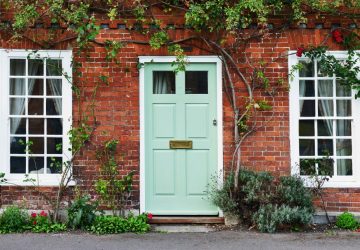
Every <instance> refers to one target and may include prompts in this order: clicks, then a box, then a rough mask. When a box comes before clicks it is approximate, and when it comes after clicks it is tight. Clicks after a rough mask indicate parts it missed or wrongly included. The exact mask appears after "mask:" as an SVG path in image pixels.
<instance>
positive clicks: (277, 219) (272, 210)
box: [253, 204, 313, 233]
mask: <svg viewBox="0 0 360 250" xmlns="http://www.w3.org/2000/svg"><path fill="white" fill-rule="evenodd" d="M312 214H313V212H312V210H310V209H308V208H301V207H290V206H288V205H284V204H283V205H281V206H277V205H273V204H268V205H264V206H261V207H260V209H259V210H258V211H257V212H256V213H255V214H254V216H253V220H254V222H255V224H256V226H257V228H258V229H259V230H260V231H261V232H267V233H273V232H275V231H276V230H277V228H278V227H279V225H290V226H296V225H306V224H309V223H310V222H311V219H312Z"/></svg>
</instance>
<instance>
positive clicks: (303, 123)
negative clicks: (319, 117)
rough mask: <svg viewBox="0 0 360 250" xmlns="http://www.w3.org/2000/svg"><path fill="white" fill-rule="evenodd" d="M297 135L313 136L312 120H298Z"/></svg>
mask: <svg viewBox="0 0 360 250" xmlns="http://www.w3.org/2000/svg"><path fill="white" fill-rule="evenodd" d="M299 135H300V136H314V135H315V129H314V120H300V121H299Z"/></svg>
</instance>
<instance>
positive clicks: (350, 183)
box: [301, 176, 360, 188]
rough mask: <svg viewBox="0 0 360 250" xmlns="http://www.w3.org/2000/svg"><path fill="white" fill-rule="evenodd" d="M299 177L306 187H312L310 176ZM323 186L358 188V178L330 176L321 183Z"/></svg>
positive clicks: (359, 183)
mask: <svg viewBox="0 0 360 250" xmlns="http://www.w3.org/2000/svg"><path fill="white" fill-rule="evenodd" d="M301 179H302V180H303V181H304V185H305V186H306V187H314V185H313V184H314V181H313V180H311V179H310V177H306V176H302V177H301ZM323 188H360V182H359V180H356V179H355V177H353V176H352V177H348V178H346V177H344V178H341V179H340V178H330V180H329V181H326V182H325V183H324V185H323Z"/></svg>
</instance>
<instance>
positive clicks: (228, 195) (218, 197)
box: [208, 174, 238, 214]
mask: <svg viewBox="0 0 360 250" xmlns="http://www.w3.org/2000/svg"><path fill="white" fill-rule="evenodd" d="M233 186H234V174H230V175H229V176H228V177H227V178H226V179H225V181H224V183H223V186H222V188H218V185H217V182H216V181H214V182H213V185H212V186H211V187H210V192H209V193H208V195H209V198H210V200H211V201H212V202H213V203H214V205H216V206H217V207H219V208H220V209H221V210H222V211H223V212H224V213H230V214H237V212H238V211H237V204H236V201H235V200H234V199H233V197H232V192H233V190H232V189H233Z"/></svg>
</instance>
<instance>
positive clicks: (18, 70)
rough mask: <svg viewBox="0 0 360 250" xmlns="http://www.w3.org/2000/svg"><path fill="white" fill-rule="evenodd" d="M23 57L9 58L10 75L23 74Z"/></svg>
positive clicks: (24, 61)
mask: <svg viewBox="0 0 360 250" xmlns="http://www.w3.org/2000/svg"><path fill="white" fill-rule="evenodd" d="M25 63H26V60H25V59H10V75H12V76H25V68H26V67H25Z"/></svg>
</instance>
